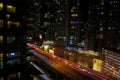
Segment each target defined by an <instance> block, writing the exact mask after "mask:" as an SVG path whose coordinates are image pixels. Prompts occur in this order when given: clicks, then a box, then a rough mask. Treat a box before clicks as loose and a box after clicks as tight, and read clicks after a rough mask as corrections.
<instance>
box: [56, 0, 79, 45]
mask: <svg viewBox="0 0 120 80" xmlns="http://www.w3.org/2000/svg"><path fill="white" fill-rule="evenodd" d="M55 3H56V5H57V6H56V14H55V44H56V45H57V46H61V47H74V46H76V45H77V44H78V42H79V27H80V1H79V0H76V1H69V0H65V1H63V0H59V1H57V0H56V2H55Z"/></svg>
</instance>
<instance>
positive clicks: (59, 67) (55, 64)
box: [29, 50, 98, 80]
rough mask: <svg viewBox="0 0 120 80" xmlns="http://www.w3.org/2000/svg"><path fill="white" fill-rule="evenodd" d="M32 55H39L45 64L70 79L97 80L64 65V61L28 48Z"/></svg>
mask: <svg viewBox="0 0 120 80" xmlns="http://www.w3.org/2000/svg"><path fill="white" fill-rule="evenodd" d="M29 52H31V53H32V54H33V55H35V56H37V57H39V58H40V59H41V60H43V61H44V62H45V63H46V64H47V65H49V66H51V67H52V68H54V69H55V70H56V71H58V72H60V73H62V74H64V75H65V76H68V77H69V78H71V79H72V80H88V79H89V80H98V79H95V78H94V79H92V78H91V77H89V76H86V75H83V73H80V72H79V71H77V70H74V69H73V68H71V67H69V66H67V65H65V64H64V63H62V62H60V61H57V60H56V59H53V58H52V59H50V58H48V57H46V56H44V55H42V54H40V53H38V52H36V51H34V50H30V51H29Z"/></svg>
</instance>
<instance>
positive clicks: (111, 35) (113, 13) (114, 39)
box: [86, 0, 120, 51]
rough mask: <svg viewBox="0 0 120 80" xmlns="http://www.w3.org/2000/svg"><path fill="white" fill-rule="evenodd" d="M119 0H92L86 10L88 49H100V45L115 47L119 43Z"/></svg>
mask: <svg viewBox="0 0 120 80" xmlns="http://www.w3.org/2000/svg"><path fill="white" fill-rule="evenodd" d="M119 3H120V2H119V1H118V0H109V1H108V0H97V1H95V0H92V1H90V5H89V11H88V16H89V17H88V25H87V26H88V34H87V38H86V39H87V40H86V45H87V47H86V48H87V49H88V50H94V51H101V49H102V47H111V48H112V47H113V48H117V47H119V46H120V45H119V44H120V42H119V38H118V37H120V29H119V26H120V24H119V21H120V18H119V15H120V9H119Z"/></svg>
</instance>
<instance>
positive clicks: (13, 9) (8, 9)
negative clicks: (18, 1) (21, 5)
mask: <svg viewBox="0 0 120 80" xmlns="http://www.w3.org/2000/svg"><path fill="white" fill-rule="evenodd" d="M7 11H8V12H13V13H15V12H16V7H14V6H11V5H7Z"/></svg>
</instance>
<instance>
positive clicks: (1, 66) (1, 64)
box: [0, 61, 3, 69]
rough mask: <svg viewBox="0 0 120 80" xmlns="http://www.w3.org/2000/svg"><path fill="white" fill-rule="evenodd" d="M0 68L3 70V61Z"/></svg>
mask: <svg viewBox="0 0 120 80" xmlns="http://www.w3.org/2000/svg"><path fill="white" fill-rule="evenodd" d="M0 68H1V69H2V68H3V61H0Z"/></svg>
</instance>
